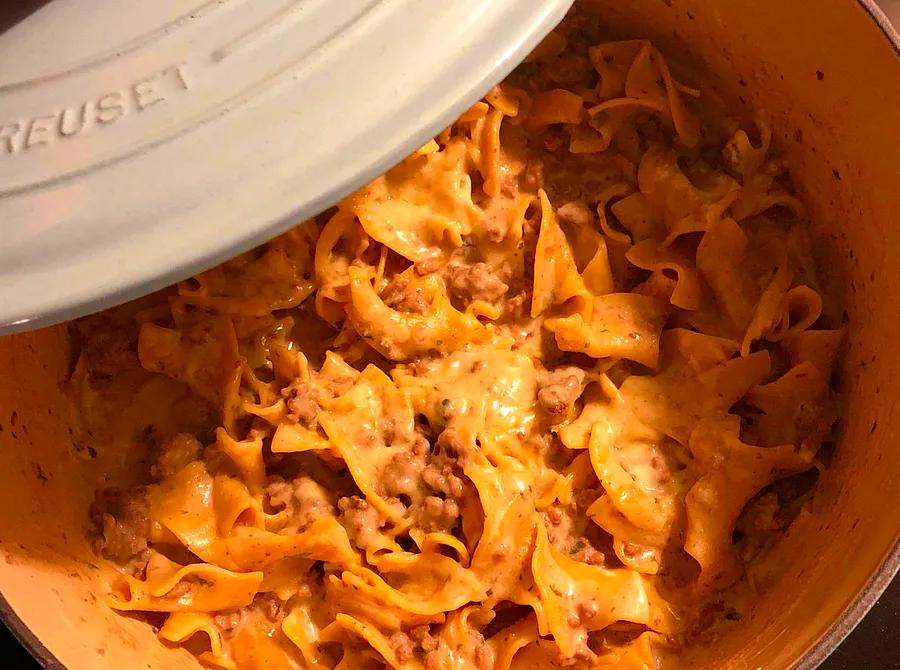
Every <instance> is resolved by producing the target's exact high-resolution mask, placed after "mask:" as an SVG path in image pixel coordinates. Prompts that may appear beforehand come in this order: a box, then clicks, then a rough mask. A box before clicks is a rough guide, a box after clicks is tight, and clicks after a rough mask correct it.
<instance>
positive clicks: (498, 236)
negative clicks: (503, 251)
mask: <svg viewBox="0 0 900 670" xmlns="http://www.w3.org/2000/svg"><path fill="white" fill-rule="evenodd" d="M507 174H509V173H507ZM506 181H510V180H509V179H507V180H506ZM512 182H513V183H515V182H516V178H515V177H513V179H512ZM516 190H518V188H516ZM482 227H483V230H484V234H485V236H486V237H487V238H488V240H489V241H491V242H493V243H495V244H497V243H500V242H502V241H503V239H504V238H505V237H506V234H507V233H508V232H509V220H508V218H507V213H506V211H504V210H500V211H499V212H487V213H485V217H484V220H483V221H482Z"/></svg>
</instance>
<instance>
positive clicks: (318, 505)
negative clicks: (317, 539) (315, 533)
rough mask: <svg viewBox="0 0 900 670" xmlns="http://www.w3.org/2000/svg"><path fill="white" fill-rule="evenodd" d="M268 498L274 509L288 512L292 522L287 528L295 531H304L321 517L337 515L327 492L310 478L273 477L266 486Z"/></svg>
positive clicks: (270, 505)
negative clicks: (287, 479) (285, 478)
mask: <svg viewBox="0 0 900 670" xmlns="http://www.w3.org/2000/svg"><path fill="white" fill-rule="evenodd" d="M266 497H267V500H268V504H269V507H271V508H272V509H275V510H284V509H286V510H288V512H289V515H290V519H291V521H290V523H289V524H288V526H287V527H288V529H290V530H293V531H302V530H304V529H306V528H307V527H309V526H310V525H311V524H312V523H313V522H314V521H315V520H316V519H318V518H319V517H323V516H333V515H334V513H335V511H334V506H333V505H332V504H331V498H330V497H329V496H328V493H327V491H325V489H324V488H323V487H322V485H321V484H319V483H318V482H317V481H316V480H315V479H312V478H310V477H297V478H296V479H293V480H291V481H285V480H284V479H282V478H281V477H272V478H271V479H270V480H269V482H268V484H267V485H266ZM282 532H284V530H282Z"/></svg>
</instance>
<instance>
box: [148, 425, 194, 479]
mask: <svg viewBox="0 0 900 670" xmlns="http://www.w3.org/2000/svg"><path fill="white" fill-rule="evenodd" d="M202 451H203V445H202V444H200V442H199V440H197V438H196V437H194V436H193V435H190V434H188V433H179V434H178V435H176V436H175V437H173V438H172V439H171V440H169V441H168V442H166V443H165V444H164V445H163V446H162V447H161V448H160V451H159V455H158V456H157V457H156V462H155V463H154V464H153V465H152V466H151V469H150V473H151V474H152V475H153V476H154V477H155V478H156V479H159V480H162V479H166V478H168V477H171V476H172V475H174V474H175V473H176V472H178V471H179V470H181V469H182V468H184V466H186V465H187V464H188V463H191V462H192V461H196V460H198V459H199V458H200V454H201V452H202Z"/></svg>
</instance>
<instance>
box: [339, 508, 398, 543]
mask: <svg viewBox="0 0 900 670" xmlns="http://www.w3.org/2000/svg"><path fill="white" fill-rule="evenodd" d="M338 510H339V512H340V513H339V515H338V519H339V520H340V522H341V524H343V526H344V528H345V529H346V530H347V535H348V536H349V537H350V541H351V542H353V544H355V545H356V546H357V547H359V548H360V549H366V548H367V547H371V546H373V545H374V544H375V543H376V542H377V541H378V535H379V533H378V531H379V530H381V529H382V528H384V527H385V525H386V524H387V520H386V519H385V518H384V517H383V516H382V515H381V513H380V512H379V511H378V510H377V509H375V508H374V507H373V506H372V505H370V504H369V503H368V502H367V501H366V500H365V499H364V498H360V497H359V496H347V497H344V498H341V499H340V500H338Z"/></svg>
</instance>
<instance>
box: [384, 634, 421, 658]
mask: <svg viewBox="0 0 900 670" xmlns="http://www.w3.org/2000/svg"><path fill="white" fill-rule="evenodd" d="M388 644H390V645H391V649H393V650H394V653H395V654H396V655H397V660H398V661H400V662H401V663H408V662H409V661H411V660H412V658H413V656H415V654H416V644H415V642H413V640H412V639H410V637H409V635H407V634H406V633H404V632H403V631H399V630H398V631H397V632H396V633H394V634H393V635H391V637H390V639H389V640H388Z"/></svg>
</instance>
